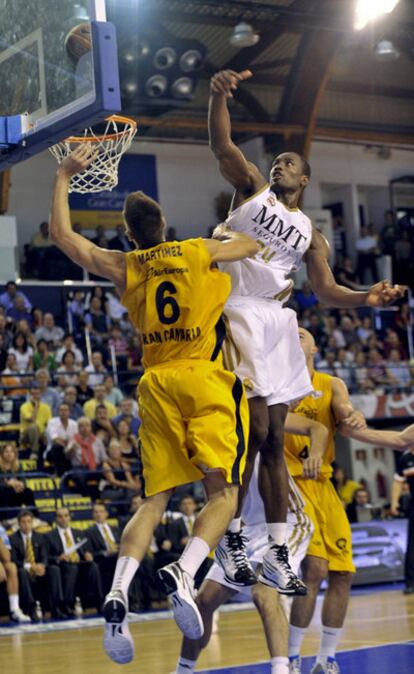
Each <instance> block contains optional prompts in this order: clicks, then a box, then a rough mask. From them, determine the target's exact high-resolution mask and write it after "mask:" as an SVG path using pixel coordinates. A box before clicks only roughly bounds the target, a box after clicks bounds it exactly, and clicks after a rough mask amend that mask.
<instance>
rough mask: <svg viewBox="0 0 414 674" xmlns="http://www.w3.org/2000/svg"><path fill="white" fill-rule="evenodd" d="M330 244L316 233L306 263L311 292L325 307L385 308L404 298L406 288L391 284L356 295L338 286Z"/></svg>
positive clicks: (313, 235)
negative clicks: (330, 253) (330, 258)
mask: <svg viewBox="0 0 414 674" xmlns="http://www.w3.org/2000/svg"><path fill="white" fill-rule="evenodd" d="M328 258H329V244H328V242H327V241H326V239H325V237H324V236H322V234H321V233H320V232H318V231H317V230H316V229H314V230H313V234H312V241H311V244H310V247H309V249H308V251H307V252H306V255H305V257H304V261H305V263H306V266H307V272H308V278H309V281H310V284H311V286H312V290H313V291H314V293H315V294H316V295H317V297H318V298H319V299H320V300H321V302H323V303H324V304H328V305H329V306H332V307H340V308H342V307H343V308H347V307H362V306H371V307H384V306H386V305H387V304H391V303H392V302H395V301H396V300H398V299H399V298H401V297H403V295H404V293H405V288H404V286H399V285H395V286H391V285H390V283H389V282H388V281H380V283H376V284H375V285H373V286H371V287H370V288H369V289H368V290H367V291H361V292H359V291H355V290H350V288H345V286H340V285H338V284H337V283H336V281H335V278H334V275H333V274H332V270H331V268H330V266H329V263H328Z"/></svg>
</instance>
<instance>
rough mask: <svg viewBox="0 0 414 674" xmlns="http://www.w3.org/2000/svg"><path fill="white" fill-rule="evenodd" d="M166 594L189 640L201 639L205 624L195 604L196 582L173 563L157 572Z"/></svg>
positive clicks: (180, 626) (176, 563)
mask: <svg viewBox="0 0 414 674" xmlns="http://www.w3.org/2000/svg"><path fill="white" fill-rule="evenodd" d="M157 576H158V578H159V579H160V581H161V583H162V586H163V588H164V592H165V594H166V595H167V597H168V601H169V603H170V606H171V608H172V611H173V613H174V620H175V622H176V623H177V625H178V627H179V628H180V630H181V632H182V633H183V634H184V636H185V637H187V639H201V637H202V636H203V634H204V624H203V619H202V617H201V614H200V611H199V610H198V607H197V604H196V603H195V591H194V580H193V578H191V576H190V575H189V574H188V573H187V572H186V571H183V569H182V568H181V566H180V564H179V563H178V562H173V563H172V564H168V565H167V566H164V567H163V568H162V569H159V571H157Z"/></svg>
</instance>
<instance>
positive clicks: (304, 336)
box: [299, 328, 318, 360]
mask: <svg viewBox="0 0 414 674" xmlns="http://www.w3.org/2000/svg"><path fill="white" fill-rule="evenodd" d="M299 340H300V345H301V347H302V349H303V353H304V354H305V357H306V360H308V359H309V358H313V357H314V355H315V353H317V351H318V348H317V346H316V343H315V340H314V338H313V335H312V334H311V333H310V332H309V330H306V329H305V328H299Z"/></svg>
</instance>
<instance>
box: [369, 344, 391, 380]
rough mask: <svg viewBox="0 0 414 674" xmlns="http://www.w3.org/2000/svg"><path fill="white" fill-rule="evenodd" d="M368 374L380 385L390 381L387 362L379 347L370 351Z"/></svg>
mask: <svg viewBox="0 0 414 674" xmlns="http://www.w3.org/2000/svg"><path fill="white" fill-rule="evenodd" d="M368 376H369V378H370V379H371V380H372V381H373V382H374V383H375V384H376V385H378V386H384V385H386V384H388V383H389V379H388V375H387V369H386V362H385V360H384V359H383V357H382V356H381V354H380V352H379V351H378V350H377V349H370V350H369V352H368Z"/></svg>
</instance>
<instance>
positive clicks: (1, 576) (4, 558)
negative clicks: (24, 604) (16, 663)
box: [0, 532, 30, 623]
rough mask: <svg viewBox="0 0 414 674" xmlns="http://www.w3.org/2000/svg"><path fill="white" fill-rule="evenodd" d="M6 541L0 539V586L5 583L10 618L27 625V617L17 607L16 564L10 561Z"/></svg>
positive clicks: (28, 620)
mask: <svg viewBox="0 0 414 674" xmlns="http://www.w3.org/2000/svg"><path fill="white" fill-rule="evenodd" d="M4 535H5V532H4ZM7 541H8V539H7V537H6V540H3V538H0V584H1V583H6V589H7V595H8V598H9V607H10V618H11V619H12V620H13V621H14V622H17V623H29V622H30V618H29V616H27V615H25V614H24V613H23V611H22V609H21V608H20V606H19V577H18V575H17V567H16V564H15V563H14V562H12V561H11V553H10V542H7Z"/></svg>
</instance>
